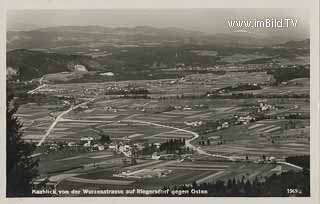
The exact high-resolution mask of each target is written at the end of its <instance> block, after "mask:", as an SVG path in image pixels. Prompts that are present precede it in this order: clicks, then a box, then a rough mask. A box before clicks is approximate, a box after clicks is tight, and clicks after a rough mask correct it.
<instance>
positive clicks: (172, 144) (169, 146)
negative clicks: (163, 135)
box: [160, 139, 185, 154]
mask: <svg viewBox="0 0 320 204" xmlns="http://www.w3.org/2000/svg"><path fill="white" fill-rule="evenodd" d="M184 146H185V139H170V140H168V141H166V142H164V143H162V144H161V145H160V151H166V152H167V153H169V154H170V153H175V152H176V151H180V150H181V148H183V147H184Z"/></svg>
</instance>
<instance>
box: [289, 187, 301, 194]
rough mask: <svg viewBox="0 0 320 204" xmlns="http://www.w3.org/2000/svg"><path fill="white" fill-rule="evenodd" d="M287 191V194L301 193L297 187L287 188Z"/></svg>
mask: <svg viewBox="0 0 320 204" xmlns="http://www.w3.org/2000/svg"><path fill="white" fill-rule="evenodd" d="M287 193H288V194H302V191H301V189H297V188H287Z"/></svg>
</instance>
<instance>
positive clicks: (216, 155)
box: [122, 120, 235, 161]
mask: <svg viewBox="0 0 320 204" xmlns="http://www.w3.org/2000/svg"><path fill="white" fill-rule="evenodd" d="M122 121H123V122H135V123H142V124H147V125H153V126H157V127H165V128H171V129H175V130H179V131H183V132H187V133H190V134H192V135H193V136H194V137H193V138H191V139H188V140H186V147H189V148H190V149H193V150H194V151H197V152H198V153H199V154H202V155H206V156H212V157H218V158H223V159H228V160H231V161H234V160H235V159H234V158H233V157H228V156H223V155H219V154H210V153H208V152H206V151H204V150H202V149H201V148H200V147H196V146H194V145H193V144H191V142H192V141H193V140H195V139H197V138H198V137H199V134H198V133H196V132H193V131H190V130H185V129H181V128H177V127H172V126H168V125H161V124H158V123H153V122H147V121H142V120H122Z"/></svg>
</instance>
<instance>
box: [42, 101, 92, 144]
mask: <svg viewBox="0 0 320 204" xmlns="http://www.w3.org/2000/svg"><path fill="white" fill-rule="evenodd" d="M94 100H95V99H91V100H89V101H85V102H83V103H80V104H78V105H75V106H71V107H70V108H69V109H68V110H66V111H63V112H62V113H61V114H60V115H58V116H57V117H56V119H55V120H54V121H53V123H52V124H51V125H50V127H49V129H48V130H47V132H46V134H45V135H43V137H42V138H41V140H40V142H39V143H38V145H37V146H38V147H40V146H41V145H42V143H43V142H44V141H45V140H46V138H47V137H48V136H49V135H50V133H51V131H52V130H53V128H54V127H55V126H56V124H57V123H58V122H59V121H60V120H61V119H62V116H64V115H66V114H67V113H69V112H70V111H72V110H74V109H76V108H78V107H80V106H82V105H86V104H88V103H90V102H92V101H94Z"/></svg>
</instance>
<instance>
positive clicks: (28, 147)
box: [6, 91, 38, 197]
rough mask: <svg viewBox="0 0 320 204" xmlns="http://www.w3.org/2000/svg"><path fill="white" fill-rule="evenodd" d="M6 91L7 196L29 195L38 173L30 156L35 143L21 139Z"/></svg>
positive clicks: (13, 110)
mask: <svg viewBox="0 0 320 204" xmlns="http://www.w3.org/2000/svg"><path fill="white" fill-rule="evenodd" d="M12 99H13V95H12V94H10V92H9V91H7V144H6V145H7V197H22V196H31V191H32V180H33V179H34V178H35V177H36V176H37V175H38V171H37V167H38V160H36V159H34V158H32V157H31V155H32V153H33V151H34V150H35V145H33V144H30V143H26V142H25V141H23V140H22V138H21V136H22V132H21V127H22V125H21V123H20V122H19V121H18V120H17V118H16V117H15V116H14V114H15V113H16V111H17V107H16V106H15V105H14V102H13V100H12Z"/></svg>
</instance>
